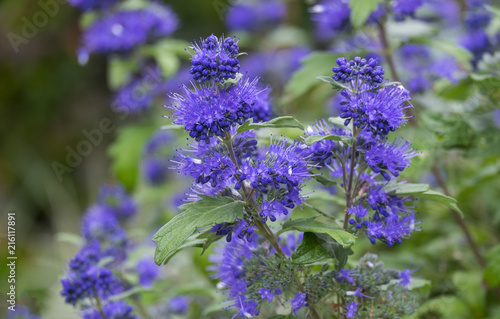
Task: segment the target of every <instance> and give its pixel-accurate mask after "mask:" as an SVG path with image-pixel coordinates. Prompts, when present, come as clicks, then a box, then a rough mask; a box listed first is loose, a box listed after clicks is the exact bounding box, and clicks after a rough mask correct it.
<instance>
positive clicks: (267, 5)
mask: <svg viewBox="0 0 500 319" xmlns="http://www.w3.org/2000/svg"><path fill="white" fill-rule="evenodd" d="M285 15H286V6H285V4H284V3H283V2H282V1H279V0H271V1H268V0H258V1H251V2H249V3H245V2H239V3H236V4H234V5H232V6H231V7H230V8H229V10H228V11H227V14H226V25H227V27H228V28H229V29H230V30H232V31H248V32H257V31H263V30H266V29H268V28H272V27H275V26H276V25H278V24H280V23H281V22H282V21H283V19H284V17H285Z"/></svg>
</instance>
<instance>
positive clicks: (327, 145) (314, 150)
mask: <svg viewBox="0 0 500 319" xmlns="http://www.w3.org/2000/svg"><path fill="white" fill-rule="evenodd" d="M304 133H305V135H306V137H309V136H315V135H320V136H326V135H341V136H350V135H351V134H349V133H348V132H347V131H346V130H344V129H343V128H339V127H337V126H335V125H334V126H333V127H332V126H330V125H329V124H328V123H327V122H326V121H325V120H319V121H316V123H315V124H314V125H309V126H308V127H307V128H306V130H305V131H304ZM340 145H341V143H339V142H335V141H331V140H322V141H319V142H316V143H314V144H312V145H311V146H309V147H308V148H307V150H306V152H307V153H311V155H312V156H311V162H312V163H314V164H316V165H317V167H318V168H320V167H323V166H325V165H330V164H331V163H332V157H333V153H334V150H335V148H336V147H337V146H340Z"/></svg>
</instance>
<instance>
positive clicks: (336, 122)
mask: <svg viewBox="0 0 500 319" xmlns="http://www.w3.org/2000/svg"><path fill="white" fill-rule="evenodd" d="M328 122H330V123H332V124H333V125H335V126H338V127H340V128H349V127H348V126H345V125H344V123H345V119H343V118H341V117H340V116H337V117H330V118H328Z"/></svg>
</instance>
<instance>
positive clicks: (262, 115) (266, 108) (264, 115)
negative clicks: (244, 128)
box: [252, 90, 272, 123]
mask: <svg viewBox="0 0 500 319" xmlns="http://www.w3.org/2000/svg"><path fill="white" fill-rule="evenodd" d="M269 93H270V90H263V91H262V92H260V93H259V94H257V99H256V100H255V104H254V105H253V106H252V110H253V115H252V117H253V122H254V123H259V122H267V121H269V120H271V118H272V110H271V101H270V99H271V98H270V97H269Z"/></svg>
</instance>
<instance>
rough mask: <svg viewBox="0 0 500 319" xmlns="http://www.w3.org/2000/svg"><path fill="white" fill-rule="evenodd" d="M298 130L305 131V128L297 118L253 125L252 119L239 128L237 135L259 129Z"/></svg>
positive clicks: (288, 117) (276, 119) (281, 118)
mask: <svg viewBox="0 0 500 319" xmlns="http://www.w3.org/2000/svg"><path fill="white" fill-rule="evenodd" d="M264 127H268V128H285V127H287V128H297V129H301V130H303V129H304V126H303V125H302V123H300V122H299V121H298V120H297V119H296V118H294V117H293V116H281V117H277V118H274V119H272V120H270V121H268V122H262V123H253V120H252V119H250V120H248V121H246V122H245V123H244V124H243V125H242V126H240V127H239V128H238V131H237V134H240V133H243V132H246V131H249V130H255V129H259V128H264Z"/></svg>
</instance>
